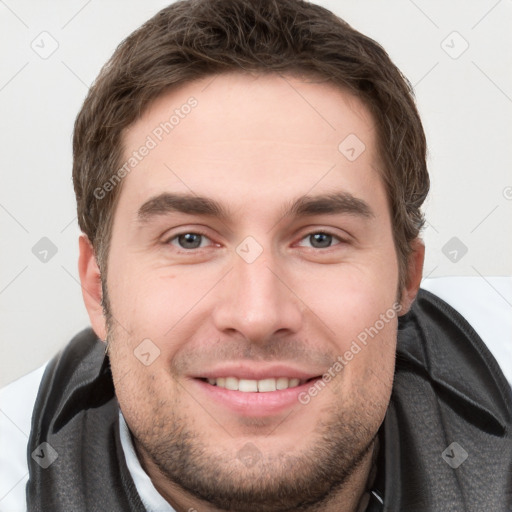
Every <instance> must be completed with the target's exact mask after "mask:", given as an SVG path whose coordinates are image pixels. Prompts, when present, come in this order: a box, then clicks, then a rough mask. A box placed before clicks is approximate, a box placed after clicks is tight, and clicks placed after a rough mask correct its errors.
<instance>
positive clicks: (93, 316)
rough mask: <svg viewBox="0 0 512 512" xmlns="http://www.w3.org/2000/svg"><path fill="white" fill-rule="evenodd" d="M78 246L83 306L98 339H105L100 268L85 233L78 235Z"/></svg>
mask: <svg viewBox="0 0 512 512" xmlns="http://www.w3.org/2000/svg"><path fill="white" fill-rule="evenodd" d="M79 247H80V256H79V259H78V273H79V275H80V283H81V285H82V296H83V298H84V303H85V307H86V309H87V313H88V314H89V319H90V321H91V325H92V328H93V329H94V332H95V333H96V335H97V336H98V337H99V338H100V339H102V340H105V339H106V336H107V330H106V322H105V316H104V315H103V307H102V295H103V292H102V288H101V273H100V269H99V267H98V263H97V261H96V255H95V253H94V248H93V246H92V244H91V242H90V240H89V238H87V236H86V235H80V238H79Z"/></svg>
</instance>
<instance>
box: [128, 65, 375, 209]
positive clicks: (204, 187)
mask: <svg viewBox="0 0 512 512" xmlns="http://www.w3.org/2000/svg"><path fill="white" fill-rule="evenodd" d="M123 145H124V160H125V162H128V161H129V160H130V159H131V161H132V163H133V164H134V165H133V167H130V172H129V173H128V175H127V176H126V177H125V178H124V183H123V191H122V193H121V201H123V196H124V200H125V201H129V202H130V203H132V204H135V203H138V204H141V203H142V202H143V201H145V200H147V198H148V197H150V196H154V195H157V194H158V193H161V192H162V191H163V190H173V191H180V192H188V193H197V194H200V195H205V196H213V197H216V198H222V197H224V198H225V199H229V198H231V199H232V200H235V199H237V200H238V202H239V205H240V206H241V205H243V204H247V203H246V201H248V200H250V201H260V203H261V202H262V201H263V203H261V204H264V203H266V202H272V201H274V200H278V199H279V198H282V197H284V196H287V197H288V196H293V195H295V196H297V195H303V194H305V193H307V192H308V191H309V190H313V191H314V192H318V193H328V192H331V191H333V190H340V189H341V190H347V191H348V192H350V193H352V194H354V195H364V194H367V193H369V192H370V193H371V192H372V191H373V192H374V193H375V192H378V193H382V190H381V189H382V186H381V184H380V178H379V158H378V154H377V148H376V130H375V126H374V121H373V118H372V116H371V114H370V113H369V111H368V109H367V108H366V107H365V105H364V104H363V103H362V102H361V101H360V100H359V99H358V98H356V97H355V96H354V95H353V94H351V93H349V92H348V91H346V90H343V89H341V88H339V87H336V86H334V85H332V84H328V83H325V82H324V83H319V82H314V81H311V80H306V79H299V78H296V77H292V76H286V75H283V76H280V75H277V74H269V75H250V74H242V73H230V74H223V75H216V76H209V77H206V78H204V79H201V80H198V81H195V82H190V83H187V84H185V85H183V86H180V87H179V88H178V89H175V90H172V91H170V92H167V93H165V94H163V95H161V96H160V97H159V98H157V99H156V100H155V101H153V103H152V104H151V105H150V106H149V107H148V108H147V110H146V111H145V112H144V114H143V115H142V116H141V118H139V119H138V120H137V121H136V122H135V123H134V124H133V125H132V126H130V127H129V128H128V129H127V130H126V131H125V133H124V137H123ZM144 146H146V147H148V148H150V149H149V150H145V149H144ZM135 153H139V154H138V155H137V157H135V156H133V155H134V154H135ZM140 153H144V156H142V157H141V156H140ZM134 158H136V160H137V161H135V160H134ZM376 187H377V188H379V190H376V189H375V188H376ZM381 195H382V194H381Z"/></svg>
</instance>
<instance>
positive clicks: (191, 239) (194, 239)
mask: <svg viewBox="0 0 512 512" xmlns="http://www.w3.org/2000/svg"><path fill="white" fill-rule="evenodd" d="M178 241H179V243H180V245H181V246H182V247H184V248H185V249H197V248H198V247H199V246H200V245H201V235H198V234H196V233H186V234H185V235H180V236H179V238H178Z"/></svg>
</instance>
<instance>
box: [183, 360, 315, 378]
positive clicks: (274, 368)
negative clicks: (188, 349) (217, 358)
mask: <svg viewBox="0 0 512 512" xmlns="http://www.w3.org/2000/svg"><path fill="white" fill-rule="evenodd" d="M321 373H322V372H319V373H316V372H310V371H306V370H302V369H300V368H294V367H292V366H289V365H283V364H277V365H276V364H271V363H264V364H262V365H259V366H258V365H255V364H251V365H248V364H243V363H236V364H229V365H228V364H225V365H223V366H219V367H217V368H212V369H209V370H205V371H204V372H201V373H198V374H196V375H192V377H194V378H204V379H218V378H220V377H235V378H237V379H247V380H263V379H271V378H278V377H288V378H289V379H299V380H309V379H312V378H314V377H318V376H320V375H321Z"/></svg>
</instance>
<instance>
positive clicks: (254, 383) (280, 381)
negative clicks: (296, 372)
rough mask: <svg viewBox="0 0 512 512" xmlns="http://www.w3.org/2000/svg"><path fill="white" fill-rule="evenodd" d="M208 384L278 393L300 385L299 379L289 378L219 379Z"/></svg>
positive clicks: (232, 388)
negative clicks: (277, 391) (280, 390)
mask: <svg viewBox="0 0 512 512" xmlns="http://www.w3.org/2000/svg"><path fill="white" fill-rule="evenodd" d="M208 382H209V383H210V384H211V385H212V386H218V387H219V388H225V389H230V390H232V391H245V392H256V391H260V392H266V391H276V390H278V389H288V388H294V387H296V386H298V385H299V384H300V380H299V379H289V378H288V377H278V378H277V379H274V378H270V379H261V380H250V379H237V378H236V377H219V378H218V379H208Z"/></svg>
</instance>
